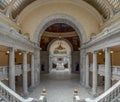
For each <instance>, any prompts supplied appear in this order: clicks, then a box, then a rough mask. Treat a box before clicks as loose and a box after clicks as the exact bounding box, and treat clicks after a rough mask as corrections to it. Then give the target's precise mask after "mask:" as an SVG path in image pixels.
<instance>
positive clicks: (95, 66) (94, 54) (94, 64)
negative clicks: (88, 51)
mask: <svg viewBox="0 0 120 102" xmlns="http://www.w3.org/2000/svg"><path fill="white" fill-rule="evenodd" d="M92 93H93V95H96V93H97V52H93V82H92Z"/></svg>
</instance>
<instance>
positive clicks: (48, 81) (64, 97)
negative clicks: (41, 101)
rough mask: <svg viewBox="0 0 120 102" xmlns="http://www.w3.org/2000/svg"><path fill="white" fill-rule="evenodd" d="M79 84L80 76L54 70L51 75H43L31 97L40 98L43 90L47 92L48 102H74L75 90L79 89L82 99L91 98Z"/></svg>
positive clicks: (66, 71)
mask: <svg viewBox="0 0 120 102" xmlns="http://www.w3.org/2000/svg"><path fill="white" fill-rule="evenodd" d="M79 82H80V81H79V74H71V73H70V72H69V71H68V70H67V69H65V70H55V69H53V70H52V71H51V72H50V74H42V75H41V84H40V86H39V87H36V88H35V89H34V91H33V92H32V93H31V94H30V97H33V98H39V96H40V94H41V90H42V88H46V90H47V95H46V96H47V102H73V90H74V88H78V89H79V96H80V97H82V98H85V97H91V96H90V95H89V94H88V92H87V90H86V89H85V88H84V87H82V86H80V84H79Z"/></svg>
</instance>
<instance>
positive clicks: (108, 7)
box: [0, 0, 120, 19]
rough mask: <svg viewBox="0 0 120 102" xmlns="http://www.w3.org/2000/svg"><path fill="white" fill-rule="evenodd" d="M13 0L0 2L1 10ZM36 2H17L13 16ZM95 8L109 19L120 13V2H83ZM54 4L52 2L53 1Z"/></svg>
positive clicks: (111, 0)
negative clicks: (111, 15) (112, 15)
mask: <svg viewBox="0 0 120 102" xmlns="http://www.w3.org/2000/svg"><path fill="white" fill-rule="evenodd" d="M11 1H12V0H0V9H1V10H4V9H5V8H6V7H7V6H8V5H9V4H10V2H11ZM34 1H36V0H16V1H15V2H14V5H13V8H12V16H13V18H16V17H17V15H19V14H20V12H21V11H22V10H23V9H24V8H25V7H27V6H28V5H29V4H31V3H33V2H34ZM83 1H85V2H86V3H88V4H90V5H91V6H93V7H94V8H95V9H96V10H97V11H98V12H99V13H100V14H101V16H102V17H103V19H109V17H110V14H111V12H112V13H118V12H119V11H120V0H83ZM51 2H52V1H51Z"/></svg>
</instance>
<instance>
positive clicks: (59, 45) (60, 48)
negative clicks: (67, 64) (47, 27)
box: [55, 35, 65, 50]
mask: <svg viewBox="0 0 120 102" xmlns="http://www.w3.org/2000/svg"><path fill="white" fill-rule="evenodd" d="M61 38H62V37H61V35H59V37H58V39H59V42H58V47H56V48H55V49H56V50H64V49H65V48H64V47H62V45H61V44H62V42H61Z"/></svg>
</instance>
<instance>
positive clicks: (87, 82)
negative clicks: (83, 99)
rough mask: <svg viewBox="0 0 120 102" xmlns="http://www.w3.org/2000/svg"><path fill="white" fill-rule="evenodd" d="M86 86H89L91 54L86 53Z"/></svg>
mask: <svg viewBox="0 0 120 102" xmlns="http://www.w3.org/2000/svg"><path fill="white" fill-rule="evenodd" d="M86 87H89V55H88V54H86Z"/></svg>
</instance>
